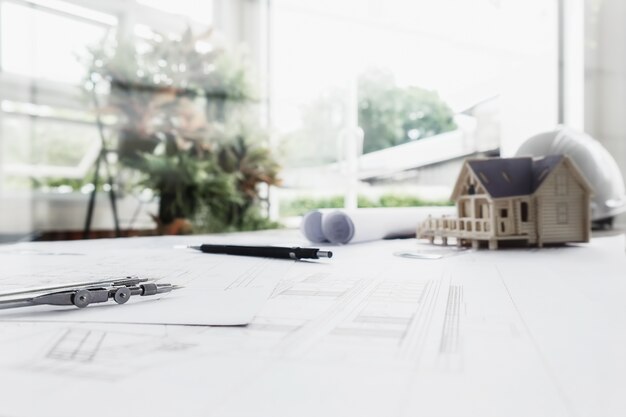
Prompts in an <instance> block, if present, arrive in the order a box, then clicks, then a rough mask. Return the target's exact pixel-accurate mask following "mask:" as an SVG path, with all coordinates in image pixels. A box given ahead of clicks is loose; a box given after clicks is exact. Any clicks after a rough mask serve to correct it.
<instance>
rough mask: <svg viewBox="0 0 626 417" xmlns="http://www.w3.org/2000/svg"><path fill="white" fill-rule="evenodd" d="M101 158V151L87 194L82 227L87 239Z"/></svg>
mask: <svg viewBox="0 0 626 417" xmlns="http://www.w3.org/2000/svg"><path fill="white" fill-rule="evenodd" d="M101 160H102V151H100V154H99V155H98V159H96V170H95V172H94V174H93V190H92V191H91V194H90V195H89V205H88V206H87V218H86V219H85V227H84V229H83V239H89V233H90V232H91V220H92V218H93V210H94V207H95V204H96V193H97V192H98V183H99V182H100V162H101Z"/></svg>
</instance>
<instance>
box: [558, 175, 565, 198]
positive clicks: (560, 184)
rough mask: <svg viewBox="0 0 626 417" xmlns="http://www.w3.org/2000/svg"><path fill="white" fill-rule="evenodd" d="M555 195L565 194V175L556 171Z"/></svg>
mask: <svg viewBox="0 0 626 417" xmlns="http://www.w3.org/2000/svg"><path fill="white" fill-rule="evenodd" d="M556 195H567V175H566V174H565V173H562V172H560V173H558V174H557V175H556Z"/></svg>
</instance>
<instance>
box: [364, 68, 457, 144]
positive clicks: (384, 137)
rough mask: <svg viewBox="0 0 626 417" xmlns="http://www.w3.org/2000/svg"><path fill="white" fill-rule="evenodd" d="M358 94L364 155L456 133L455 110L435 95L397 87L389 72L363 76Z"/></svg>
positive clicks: (373, 72) (371, 73) (419, 90)
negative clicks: (442, 134)
mask: <svg viewBox="0 0 626 417" xmlns="http://www.w3.org/2000/svg"><path fill="white" fill-rule="evenodd" d="M358 91H359V93H358V94H359V126H361V128H362V129H363V132H364V134H365V137H364V142H363V152H364V153H369V152H374V151H378V150H381V149H385V148H390V147H392V146H397V145H401V144H403V143H407V142H411V141H414V140H419V139H424V138H427V137H430V136H434V135H438V134H440V133H444V132H448V131H451V130H454V129H456V124H455V123H454V114H453V112H452V109H450V107H449V106H448V105H447V104H446V103H445V102H444V101H443V100H442V99H441V98H440V97H439V94H437V92H436V91H430V90H426V89H424V88H420V87H415V86H410V87H398V86H397V85H396V83H395V80H394V78H393V76H392V75H391V74H390V73H388V72H385V71H381V70H373V71H369V72H366V73H364V74H363V75H361V77H359V83H358Z"/></svg>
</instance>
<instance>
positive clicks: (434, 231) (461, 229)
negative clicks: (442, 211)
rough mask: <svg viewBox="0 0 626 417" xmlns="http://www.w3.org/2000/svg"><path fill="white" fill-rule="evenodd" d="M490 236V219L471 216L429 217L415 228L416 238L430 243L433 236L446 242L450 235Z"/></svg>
mask: <svg viewBox="0 0 626 417" xmlns="http://www.w3.org/2000/svg"><path fill="white" fill-rule="evenodd" d="M490 236H492V230H491V222H490V220H488V219H475V218H471V217H460V218H457V217H445V216H444V217H440V218H433V217H429V218H428V219H426V220H424V221H423V222H422V224H421V225H420V226H419V227H418V229H417V237H418V239H429V240H430V241H431V243H432V242H434V240H435V238H441V239H442V242H443V243H444V244H446V243H447V239H448V238H450V237H454V238H457V239H459V238H460V239H464V238H472V239H476V238H488V237H490Z"/></svg>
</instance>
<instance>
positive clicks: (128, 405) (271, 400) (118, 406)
mask: <svg viewBox="0 0 626 417" xmlns="http://www.w3.org/2000/svg"><path fill="white" fill-rule="evenodd" d="M209 239H210V241H211V242H231V243H240V244H243V243H246V244H267V243H273V244H283V245H284V244H294V245H303V244H305V242H303V241H302V238H301V237H300V236H299V235H298V234H296V232H292V231H280V232H262V233H253V234H239V235H230V236H211V237H207V238H205V239H202V238H200V237H198V236H193V237H191V238H129V239H118V240H103V241H91V242H78V243H73V244H69V243H56V242H55V243H42V244H37V243H32V244H27V245H22V246H19V249H20V250H23V249H28V250H33V251H42V252H46V253H55V248H59V249H62V251H66V250H67V248H68V245H70V246H71V245H75V246H74V247H75V248H80V249H81V250H101V249H102V248H107V250H106V251H103V253H105V252H106V255H104V254H103V256H107V257H109V258H110V259H111V262H112V263H115V259H116V257H117V256H121V254H122V253H123V254H126V255H128V254H129V253H132V251H133V250H134V249H135V248H138V247H144V248H145V247H149V246H151V245H152V246H155V247H156V246H159V245H160V246H161V247H172V246H173V245H174V244H183V243H184V244H188V243H191V244H193V243H197V242H199V241H203V240H204V241H209ZM12 248H13V249H14V248H16V247H12V246H5V247H0V262H2V259H3V258H2V256H9V255H8V254H7V253H5V254H4V255H3V254H2V251H4V252H7V251H8V252H11V249H12ZM418 248H419V250H420V251H422V253H424V252H428V251H432V250H434V249H437V248H434V249H433V248H432V247H429V246H425V245H419V244H418V243H417V242H416V241H415V240H393V241H379V242H372V243H364V244H356V245H349V246H342V247H333V248H332V250H333V252H334V253H335V256H334V257H333V258H332V259H331V260H324V261H319V262H294V261H281V260H273V262H289V263H290V267H289V268H286V271H285V272H282V274H283V275H282V276H281V280H280V283H279V284H278V286H277V287H276V289H275V290H274V292H273V294H272V296H271V297H270V299H269V300H268V301H267V303H266V304H265V306H264V308H263V309H262V311H261V312H260V313H259V314H258V315H257V317H256V318H255V320H254V322H253V323H252V324H250V325H248V326H245V327H204V326H173V325H131V324H124V325H120V324H106V323H100V324H98V323H81V322H80V319H79V318H77V319H76V321H73V322H65V323H45V322H2V321H0V415H2V416H15V417H21V416H34V415H47V416H53V417H54V416H81V417H84V416H105V415H106V416H110V415H119V416H126V415H135V416H142V415H146V416H168V417H170V416H173V415H176V416H220V417H221V416H255V417H256V416H289V417H293V416H299V417H301V416H359V417H365V416H417V415H419V416H479V417H486V416H497V417H502V416H507V417H511V416H523V417H529V416H550V417H555V416H619V417H623V416H624V415H626V396H625V395H624V392H625V389H626V252H625V239H624V236H623V235H616V236H607V237H602V238H594V239H593V241H592V242H591V243H590V244H586V245H577V246H571V247H562V248H547V249H542V250H537V249H517V250H502V251H497V252H490V251H487V250H481V251H466V252H461V253H449V252H446V255H450V256H445V257H443V258H442V259H438V260H424V259H407V258H402V257H398V256H394V253H396V252H401V251H415V250H417V249H418ZM62 251H60V252H62ZM116 254H117V255H116ZM175 256H176V255H175V250H174V249H173V257H172V259H171V262H175ZM212 256H213V255H207V256H206V258H203V260H202V261H203V262H207V265H210V263H211V262H212V261H213V258H212ZM219 256H221V255H219ZM109 258H107V259H109ZM32 259H33V262H40V261H38V260H37V259H39V258H37V257H33V258H32ZM204 259H206V260H204ZM238 259H239V258H237V257H230V258H228V261H229V262H233V263H236V262H237V260H238ZM67 262H70V263H71V260H70V259H69V257H68V261H67ZM141 262H142V261H141V260H137V263H136V264H135V265H134V266H133V267H135V268H138V269H141V267H142V263H141ZM0 264H1V263H0ZM283 265H284V264H283ZM265 267H267V265H266V266H265ZM281 270H285V268H282V269H281ZM7 278H8V277H6V275H4V274H3V272H1V268H0V287H1V286H2V285H3V279H7ZM120 308H123V306H120Z"/></svg>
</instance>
